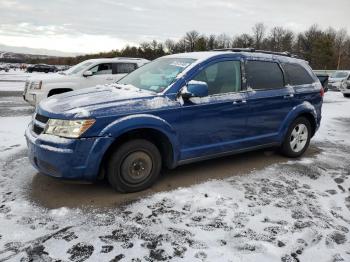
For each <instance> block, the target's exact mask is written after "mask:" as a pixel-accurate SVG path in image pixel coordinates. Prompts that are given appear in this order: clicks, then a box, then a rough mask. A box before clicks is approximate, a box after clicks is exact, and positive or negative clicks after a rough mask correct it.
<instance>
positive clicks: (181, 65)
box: [170, 61, 190, 68]
mask: <svg viewBox="0 0 350 262" xmlns="http://www.w3.org/2000/svg"><path fill="white" fill-rule="evenodd" d="M170 65H172V66H176V67H182V68H186V67H188V66H189V65H190V63H184V62H180V61H174V62H172V63H171V64H170Z"/></svg>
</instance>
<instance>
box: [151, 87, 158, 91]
mask: <svg viewBox="0 0 350 262" xmlns="http://www.w3.org/2000/svg"><path fill="white" fill-rule="evenodd" d="M149 89H150V90H152V91H155V90H158V89H159V86H151V87H150V88H149Z"/></svg>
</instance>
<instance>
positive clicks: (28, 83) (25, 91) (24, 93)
mask: <svg viewBox="0 0 350 262" xmlns="http://www.w3.org/2000/svg"><path fill="white" fill-rule="evenodd" d="M29 85H30V82H29V81H26V84H25V85H24V91H23V95H24V96H25V95H26V93H27V90H28V88H29Z"/></svg>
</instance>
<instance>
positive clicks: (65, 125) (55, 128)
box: [45, 119, 95, 138]
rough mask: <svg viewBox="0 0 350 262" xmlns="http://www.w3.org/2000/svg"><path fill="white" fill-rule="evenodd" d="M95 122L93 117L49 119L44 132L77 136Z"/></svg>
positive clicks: (70, 136)
mask: <svg viewBox="0 0 350 262" xmlns="http://www.w3.org/2000/svg"><path fill="white" fill-rule="evenodd" d="M94 123H95V119H87V120H60V119H49V121H48V122H47V125H46V128H45V134H49V135H55V136H61V137H67V138H78V137H80V136H81V135H82V134H83V133H84V132H85V131H86V130H88V129H89V128H90V127H91V126H92V125H93V124H94Z"/></svg>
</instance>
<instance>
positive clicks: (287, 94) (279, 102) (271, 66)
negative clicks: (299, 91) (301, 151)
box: [245, 60, 295, 146]
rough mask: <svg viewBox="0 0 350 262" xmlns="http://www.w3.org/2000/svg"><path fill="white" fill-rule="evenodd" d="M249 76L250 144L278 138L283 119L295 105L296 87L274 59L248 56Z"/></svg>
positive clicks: (246, 68)
mask: <svg viewBox="0 0 350 262" xmlns="http://www.w3.org/2000/svg"><path fill="white" fill-rule="evenodd" d="M245 77H246V84H247V90H248V92H247V104H248V105H249V110H248V112H247V114H248V119H247V134H248V136H249V140H250V145H251V146H256V145H264V144H270V143H274V142H277V141H278V134H279V131H280V129H281V127H282V122H283V120H284V119H285V118H286V117H287V115H288V113H289V112H290V111H291V110H292V108H293V106H294V105H295V99H294V89H293V88H292V87H290V86H287V83H286V81H285V77H284V74H283V71H282V68H281V66H280V64H279V63H277V62H276V61H273V60H247V61H246V62H245Z"/></svg>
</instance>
